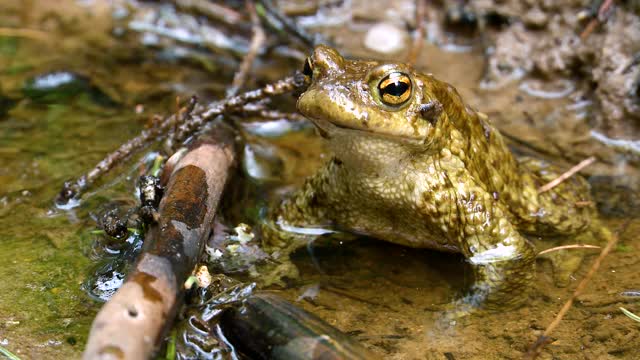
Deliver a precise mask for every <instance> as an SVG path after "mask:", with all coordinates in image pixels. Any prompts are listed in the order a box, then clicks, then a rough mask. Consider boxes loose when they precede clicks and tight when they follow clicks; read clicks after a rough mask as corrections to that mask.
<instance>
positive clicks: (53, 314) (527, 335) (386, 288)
mask: <svg viewBox="0 0 640 360" xmlns="http://www.w3.org/2000/svg"><path fill="white" fill-rule="evenodd" d="M17 3H19V2H15V3H14V2H9V3H8V4H5V3H4V2H3V4H2V5H0V13H3V14H8V15H4V16H6V18H5V17H2V21H3V22H4V24H3V25H7V26H21V25H23V23H22V21H27V20H28V19H27V20H24V19H23V17H21V16H20V13H19V11H7V12H3V11H2V10H6V9H2V7H3V6H6V7H7V9H9V10H12V9H13V10H15V9H17V8H19V7H18V6H17V5H16V4H17ZM78 11H83V10H78ZM34 16H35V15H34ZM341 31H342V37H341V41H340V42H339V44H340V50H341V51H345V52H348V53H350V54H351V55H352V56H360V57H371V56H374V54H372V53H370V52H369V51H368V50H366V49H364V47H363V46H362V39H363V36H364V30H363V27H357V28H350V29H349V32H345V31H344V29H342V30H341ZM328 32H330V30H329V31H328ZM67 38H71V39H72V38H73V37H70V36H68V37H67ZM53 40H55V39H53ZM58 40H59V39H58ZM94 40H95V39H94ZM70 41H71V40H67V42H66V43H65V46H66V48H63V49H60V48H57V47H56V46H53V43H46V44H44V45H43V44H42V43H41V42H38V41H36V40H30V39H22V38H20V39H17V40H16V39H15V38H6V37H0V95H5V97H3V98H1V99H0V100H2V99H4V98H8V99H11V102H12V103H13V105H12V106H11V107H10V109H9V110H7V111H6V112H0V344H1V345H3V346H4V347H6V348H8V349H11V350H12V351H13V352H15V353H17V354H18V355H20V356H21V357H23V358H75V357H78V356H79V354H80V352H81V351H82V348H83V346H84V342H85V340H86V334H87V331H88V326H89V324H90V322H91V320H92V318H93V316H94V315H95V312H96V311H97V310H98V309H99V307H100V303H99V302H98V301H96V300H95V299H94V298H93V297H91V296H89V294H88V292H87V291H85V288H84V287H83V286H82V285H83V284H85V283H86V280H87V279H88V278H91V277H92V276H94V274H95V273H96V268H97V267H99V265H100V262H101V261H105V258H106V256H105V255H104V251H102V252H101V250H100V249H99V248H100V245H96V242H97V241H98V237H96V236H95V235H92V234H91V233H90V232H91V230H92V229H94V228H95V217H96V214H98V213H99V212H100V211H102V210H103V209H104V208H105V207H106V206H107V205H108V204H109V203H113V202H118V203H120V204H121V205H123V206H131V205H132V204H134V201H135V199H134V197H133V188H134V182H135V179H136V177H137V174H138V173H139V172H140V171H141V170H140V169H141V168H142V165H141V164H142V161H141V160H137V158H136V159H134V161H131V162H130V163H128V164H126V165H125V166H122V167H120V168H118V169H116V171H115V173H116V174H119V175H113V176H111V177H109V178H107V179H105V181H104V182H103V183H100V184H98V185H99V186H98V187H97V188H96V190H95V191H93V192H92V193H90V194H88V196H87V197H86V198H85V200H84V201H83V202H82V203H81V205H80V206H78V207H76V208H73V209H69V210H63V209H56V208H55V207H53V205H52V198H53V196H54V195H55V193H56V191H57V190H58V189H59V186H60V184H61V182H62V181H63V180H64V179H67V178H71V177H74V176H76V175H78V174H80V173H82V172H83V171H86V170H87V169H89V168H90V167H91V166H92V165H93V164H95V163H96V162H97V161H98V160H100V159H101V158H102V157H103V156H104V155H105V154H106V153H108V152H109V151H110V150H111V149H114V148H115V147H117V145H118V144H119V143H121V142H122V141H124V140H126V139H128V138H130V137H132V136H134V135H135V134H136V133H137V131H139V130H140V129H141V128H142V127H143V126H144V125H145V124H146V123H147V119H148V116H149V115H150V114H152V113H154V112H158V113H166V112H168V111H171V108H172V105H169V106H167V105H166V104H167V103H171V104H173V98H174V97H175V96H176V95H182V96H187V95H188V94H189V93H190V92H194V91H196V90H195V89H198V88H200V89H201V88H202V87H201V86H202V83H204V82H205V80H206V81H209V80H208V79H210V78H216V79H219V80H224V81H221V83H222V84H224V83H226V81H227V80H228V76H227V77H224V78H220V77H217V76H212V75H211V74H207V73H205V72H203V71H202V69H201V68H197V69H190V70H184V67H178V66H175V65H167V64H164V63H162V62H158V63H151V64H150V63H149V62H143V61H142V60H140V56H138V57H127V56H123V57H124V58H125V59H126V60H127V61H123V63H118V61H119V60H118V58H116V57H110V56H109V52H105V51H101V52H99V55H100V56H98V57H96V54H95V53H92V52H91V51H86V52H85V53H81V54H80V55H78V53H77V52H69V51H66V50H68V48H69V47H71V48H73V49H76V50H77V49H79V48H82V47H83V46H85V47H87V48H89V50H90V49H91V48H90V45H89V42H88V41H87V39H78V40H77V41H78V43H77V44H74V43H70ZM91 44H92V45H91V46H96V42H95V41H94V42H92V43H91ZM100 44H101V45H100V46H115V45H113V44H110V45H109V44H105V43H100ZM43 46H44V47H45V48H46V49H47V52H46V56H45V55H42V54H43V51H42V49H43ZM56 49H57V50H56ZM102 50H104V48H102ZM482 51H483V50H482V48H481V47H480V45H477V47H476V48H472V49H471V51H469V52H465V53H451V52H445V51H442V50H441V49H438V48H436V47H435V46H428V45H427V46H425V48H424V49H423V52H422V57H421V58H420V61H419V63H418V64H417V65H416V66H417V67H418V68H420V69H423V70H424V71H427V72H432V73H434V75H436V76H438V77H440V78H443V79H447V80H448V81H449V82H451V83H452V84H453V85H454V86H456V87H457V88H458V90H459V91H460V92H461V94H462V95H463V97H464V98H465V99H466V100H467V101H468V102H469V103H470V104H471V105H472V106H474V107H476V108H478V109H480V110H482V111H483V112H485V113H487V114H489V115H490V117H491V118H492V119H493V121H494V122H495V123H496V124H497V125H498V126H499V127H500V128H501V129H503V130H504V131H505V132H506V133H508V134H511V135H513V136H514V137H517V138H518V139H519V140H520V143H514V146H517V148H518V151H521V152H523V153H527V154H534V155H536V156H540V157H545V158H548V159H552V160H553V161H554V162H557V163H559V164H562V165H565V166H567V167H568V166H570V165H572V164H574V163H576V162H578V161H580V160H582V159H584V158H585V157H587V156H589V155H593V154H596V155H598V156H599V158H600V159H604V161H601V162H599V163H598V164H596V165H594V166H592V167H590V168H589V169H587V170H586V171H585V174H586V175H592V176H595V175H598V176H600V177H599V178H596V177H592V184H593V185H594V196H595V197H596V198H597V199H599V200H600V206H601V208H602V209H603V211H604V214H603V216H605V217H606V218H607V223H608V224H609V226H610V227H611V228H612V229H613V230H616V231H620V243H619V245H618V247H617V248H616V250H615V251H614V252H612V253H611V254H610V255H609V257H608V258H607V259H606V261H605V262H604V263H603V265H602V267H601V269H600V270H599V272H598V274H597V275H596V276H595V277H594V279H593V280H592V282H591V284H590V285H589V287H588V288H587V291H586V292H585V293H584V295H582V296H581V297H580V298H579V301H578V302H577V303H576V304H575V306H574V308H573V309H572V310H571V311H570V312H569V313H568V315H567V317H566V318H565V320H564V321H563V322H562V324H561V325H560V327H558V329H557V330H556V332H555V333H554V334H553V338H554V339H555V340H556V341H555V342H554V343H552V344H550V345H548V346H547V348H546V350H545V351H544V353H543V354H542V355H541V358H542V359H551V358H560V359H573V358H586V359H608V358H611V359H615V358H630V359H632V358H638V357H640V336H639V335H638V334H639V333H638V330H640V325H638V324H637V323H634V322H633V321H632V320H631V319H629V318H627V317H625V316H624V315H623V314H622V313H621V312H620V311H619V310H618V307H620V306H623V307H626V308H628V309H629V310H631V311H635V312H636V313H640V300H639V298H638V297H625V296H622V295H621V293H622V292H624V291H638V290H640V275H638V274H640V257H639V256H638V254H639V253H640V243H639V242H638V235H640V220H639V219H638V217H637V215H636V214H637V212H635V213H634V206H635V204H636V203H634V202H633V199H634V198H637V195H636V193H635V192H634V191H633V190H629V189H633V188H634V186H637V180H638V175H637V169H636V168H635V166H634V165H633V161H631V160H632V159H631V160H630V159H629V158H627V157H625V156H624V155H620V154H617V153H615V152H613V151H612V150H611V149H608V148H606V147H603V146H601V145H599V144H598V143H597V142H595V141H594V140H593V139H592V138H590V137H589V136H588V131H589V115H590V112H591V111H593V109H591V108H590V105H589V104H588V99H585V98H583V97H581V92H580V91H579V90H580V89H577V90H576V91H574V92H572V94H570V95H568V96H565V97H561V98H558V99H542V98H539V97H536V96H532V95H531V94H532V92H531V91H529V92H526V91H523V90H522V89H521V86H522V83H523V82H518V83H514V84H511V85H508V86H506V87H504V88H501V89H496V90H486V89H481V88H480V86H479V84H480V82H481V79H482V74H483V68H484V59H483V56H482ZM72 55H73V56H72ZM397 57H398V56H396V58H397ZM96 59H102V60H101V61H96ZM132 59H136V60H135V61H133V60H132ZM120 60H122V57H120ZM114 63H115V64H118V66H117V71H116V70H114V68H113V66H114V65H113V64H114ZM70 69H72V70H74V71H75V72H77V73H83V74H88V78H90V79H91V80H92V81H93V82H91V83H92V84H93V86H84V87H83V86H81V87H80V90H79V91H75V92H73V93H72V94H71V95H69V96H65V97H62V98H57V99H54V100H47V101H44V102H42V101H40V102H39V101H34V100H32V99H29V98H28V96H27V94H25V93H24V92H23V91H22V90H21V89H22V84H24V83H25V82H27V81H28V79H31V78H33V77H34V76H37V75H41V74H43V73H51V72H52V71H57V70H70ZM87 69H91V71H89V72H88V73H87ZM140 69H143V71H140ZM105 73H106V74H112V76H111V78H108V79H105V77H104V74H105ZM193 79H198V80H196V81H194V80H193ZM537 80H538V79H535V78H525V79H523V81H524V82H525V83H527V84H530V85H531V86H535V85H539V84H537V83H535V81H537ZM564 80H571V79H554V80H552V81H548V82H545V83H543V84H542V85H543V86H545V88H546V89H551V90H557V89H558V88H561V87H562V85H563V84H565V82H563V81H564ZM527 81H528V82H527ZM176 84H178V85H184V87H182V92H181V91H177V90H175V89H176V88H179V86H176ZM95 88H98V89H99V90H100V94H102V95H100V96H97V97H96V96H95V91H94V90H95ZM525 89H526V88H525ZM105 97H107V98H110V99H111V100H112V101H106V102H105V101H102V100H104V98H105ZM167 99H170V100H167ZM138 103H143V104H144V109H143V112H142V114H136V112H135V111H134V110H135V105H137V104H138ZM0 109H2V107H1V106H0ZM294 128H295V127H294ZM253 143H264V142H263V141H261V140H260V141H259V140H253ZM523 143H526V144H528V145H523ZM268 144H273V146H274V148H275V149H277V154H278V155H277V156H278V157H280V158H281V162H278V161H276V162H275V163H276V165H274V166H278V167H279V168H278V169H279V170H278V171H277V173H280V174H282V173H284V174H285V176H284V177H281V178H280V180H277V179H276V180H274V179H266V180H265V179H264V178H263V180H260V181H259V180H256V181H255V182H254V184H255V183H258V184H262V186H264V184H266V183H268V186H266V187H268V188H270V189H274V188H275V189H277V190H278V192H277V193H273V194H271V195H270V196H268V197H274V198H277V197H278V196H280V195H279V194H280V193H281V191H284V190H286V189H288V188H289V187H288V186H289V185H291V186H295V184H297V183H299V182H300V181H301V179H302V178H303V177H304V175H306V174H310V173H311V172H312V171H313V169H314V168H315V167H317V166H319V164H320V163H321V162H322V160H323V152H322V147H321V142H320V141H319V139H318V138H317V137H315V135H314V134H313V133H312V131H310V130H309V128H306V129H303V130H301V131H293V132H290V133H288V134H285V135H283V136H281V137H276V138H271V139H270V140H269V141H268ZM265 146H266V145H265ZM272 165H273V164H272ZM249 175H250V174H249ZM254 175H256V174H255V173H254ZM602 176H606V177H604V178H603V177H602ZM267 177H269V176H268V175H267ZM603 179H604V180H603ZM274 181H275V183H277V186H274ZM612 184H617V185H619V186H618V187H615V186H612ZM636 189H637V187H636ZM260 206H264V203H257V204H256V207H260ZM243 216H245V217H246V219H249V220H250V219H252V218H253V219H255V216H253V215H252V214H246V215H243ZM228 225H234V224H228ZM542 246H549V244H542ZM578 251H582V250H578ZM590 254H591V255H590V256H588V257H587V259H586V261H585V263H584V265H583V266H582V268H581V270H580V271H579V273H577V274H575V278H574V279H572V281H571V282H570V285H569V286H568V287H566V288H559V287H556V286H555V285H554V283H553V280H552V273H551V268H550V266H549V264H548V263H547V262H545V261H544V260H542V259H541V260H540V261H539V262H538V265H539V266H538V268H537V279H538V280H537V282H536V289H535V291H533V292H532V295H531V296H530V300H529V302H528V303H527V306H525V307H523V308H521V309H517V310H510V311H505V312H501V313H491V314H482V315H478V316H476V317H472V318H470V319H467V320H465V321H464V322H463V323H456V324H450V323H442V322H441V321H439V318H438V313H437V312H435V311H433V308H434V304H442V303H446V302H448V301H450V300H451V299H453V298H454V297H455V296H457V295H458V294H459V293H460V291H461V290H462V289H464V287H465V285H467V284H468V283H469V281H470V278H469V269H468V268H467V267H466V265H465V262H464V260H463V259H462V258H461V257H459V256H455V255H450V254H441V253H437V252H433V251H427V250H414V249H407V248H403V247H399V246H395V245H391V244H387V243H383V242H379V241H375V240H372V239H358V240H356V241H354V242H349V243H344V244H336V243H335V242H331V241H326V242H324V241H320V242H317V244H316V245H314V246H313V247H310V248H309V250H304V251H301V252H299V253H297V254H296V257H295V261H296V264H297V265H298V266H299V268H300V269H301V274H302V277H301V279H300V280H299V281H297V282H295V283H293V284H292V286H291V287H290V288H287V289H281V288H272V289H270V290H271V291H274V292H276V293H278V294H281V295H282V296H284V297H286V298H287V299H289V300H291V301H293V302H294V303H296V304H299V305H300V306H302V307H304V308H305V309H307V310H309V311H311V312H313V313H315V314H318V315H319V316H321V317H322V318H324V319H325V320H327V321H328V322H329V323H331V324H333V325H335V326H336V327H338V328H339V329H341V330H343V331H344V332H346V333H348V334H350V335H352V336H354V337H355V338H356V339H358V340H359V341H360V342H362V343H363V344H365V345H366V346H367V347H369V348H371V349H372V350H373V351H375V352H377V353H379V354H381V355H383V356H384V357H385V358H390V359H424V358H427V359H444V358H447V359H475V358H518V357H520V356H521V355H522V352H523V351H524V350H525V349H526V348H527V346H529V344H531V343H532V342H533V341H535V339H536V337H537V336H538V335H540V334H541V333H542V331H544V328H545V327H546V325H547V324H549V323H550V322H551V320H552V319H553V317H554V316H555V314H556V312H557V311H558V309H559V308H560V307H561V306H562V304H563V302H564V300H565V299H566V298H567V297H568V296H569V295H570V294H571V293H572V291H573V289H574V288H575V286H576V285H577V283H578V281H579V280H580V279H581V278H582V277H583V276H584V274H585V273H586V271H587V270H588V267H589V265H590V264H591V262H592V261H593V260H594V258H595V255H596V254H595V253H593V252H592V253H590Z"/></svg>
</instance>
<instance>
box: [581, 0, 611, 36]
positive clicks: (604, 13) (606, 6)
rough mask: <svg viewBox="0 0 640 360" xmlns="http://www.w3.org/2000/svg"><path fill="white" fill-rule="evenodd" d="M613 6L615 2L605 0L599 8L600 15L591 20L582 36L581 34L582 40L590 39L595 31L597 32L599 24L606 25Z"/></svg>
mask: <svg viewBox="0 0 640 360" xmlns="http://www.w3.org/2000/svg"><path fill="white" fill-rule="evenodd" d="M612 6H613V0H605V1H604V2H603V3H602V5H600V8H598V13H597V14H596V15H595V17H594V18H593V19H591V21H590V22H589V24H587V27H586V28H585V29H584V31H583V32H582V34H580V39H582V40H584V39H586V38H587V37H589V35H591V33H592V32H593V30H595V29H596V27H597V26H598V25H599V24H601V23H604V22H605V21H606V20H607V18H608V17H609V15H610V14H611V9H612Z"/></svg>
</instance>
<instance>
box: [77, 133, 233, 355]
mask: <svg viewBox="0 0 640 360" xmlns="http://www.w3.org/2000/svg"><path fill="white" fill-rule="evenodd" d="M233 143H234V133H233V131H231V130H230V129H228V127H226V126H225V125H224V124H221V123H219V124H217V126H215V127H214V128H213V129H212V130H211V132H210V134H207V135H205V136H201V137H200V138H198V140H197V141H196V142H195V143H194V144H193V145H192V147H191V149H190V150H189V152H187V154H186V155H185V156H184V157H182V158H181V159H180V160H179V161H178V163H177V164H176V166H175V167H174V168H173V170H172V174H171V177H170V180H169V184H168V186H167V191H166V194H165V196H164V197H163V199H162V201H161V203H160V207H159V210H158V211H159V219H158V223H157V224H155V225H153V226H151V228H150V229H149V231H148V233H147V235H146V239H145V242H144V248H143V250H142V254H141V255H140V258H139V260H138V262H137V264H136V265H135V268H134V270H133V271H132V272H131V274H130V275H129V276H128V278H127V281H126V282H125V283H124V284H123V285H122V286H121V287H120V289H118V291H117V292H116V293H115V294H114V295H113V297H112V298H111V299H110V300H109V302H107V303H106V304H105V305H104V306H103V307H102V309H101V310H100V312H99V313H98V315H97V316H96V318H95V319H94V321H93V325H92V327H91V332H90V334H89V339H88V341H87V346H86V348H85V352H84V355H83V358H84V359H103V358H117V359H123V360H133V359H149V358H150V357H151V355H152V354H153V351H154V349H155V346H156V344H157V343H158V341H159V340H161V339H162V334H163V332H164V330H165V329H166V327H167V325H168V324H170V323H171V322H172V320H173V317H174V315H175V313H176V310H177V307H178V304H179V303H180V302H181V301H182V297H181V294H182V293H183V286H182V284H183V283H184V281H185V280H186V279H187V277H188V275H189V274H190V273H191V270H192V269H193V268H194V266H195V265H196V263H197V261H198V259H199V258H200V256H201V253H202V251H203V249H204V243H205V241H206V239H207V238H208V237H209V233H210V231H211V224H212V220H213V217H214V215H215V213H216V211H217V208H218V204H219V203H220V198H221V196H222V191H223V189H224V186H225V184H226V183H227V182H228V179H229V174H230V173H231V171H230V169H231V167H232V166H233V164H234V162H235V151H234V149H233V148H234V145H233ZM185 209H188V210H186V211H185Z"/></svg>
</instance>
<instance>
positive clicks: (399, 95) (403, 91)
mask: <svg viewBox="0 0 640 360" xmlns="http://www.w3.org/2000/svg"><path fill="white" fill-rule="evenodd" d="M378 92H379V93H380V100H381V101H382V102H383V103H384V104H386V105H389V106H399V105H402V104H404V103H406V102H407V100H409V97H410V96H411V79H410V78H409V76H407V74H404V73H401V72H392V73H391V74H389V75H387V76H385V77H384V78H382V80H380V83H379V84H378Z"/></svg>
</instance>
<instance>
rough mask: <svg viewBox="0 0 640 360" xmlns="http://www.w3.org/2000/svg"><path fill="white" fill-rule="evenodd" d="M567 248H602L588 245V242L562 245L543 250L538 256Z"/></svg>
mask: <svg viewBox="0 0 640 360" xmlns="http://www.w3.org/2000/svg"><path fill="white" fill-rule="evenodd" d="M565 249H600V246H596V245H587V244H573V245H562V246H556V247H552V248H550V249H547V250H542V251H540V252H539V253H538V256H540V255H544V254H548V253H550V252H554V251H558V250H565Z"/></svg>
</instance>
